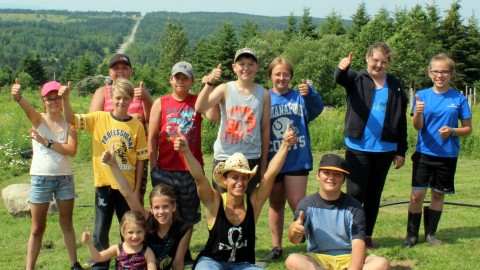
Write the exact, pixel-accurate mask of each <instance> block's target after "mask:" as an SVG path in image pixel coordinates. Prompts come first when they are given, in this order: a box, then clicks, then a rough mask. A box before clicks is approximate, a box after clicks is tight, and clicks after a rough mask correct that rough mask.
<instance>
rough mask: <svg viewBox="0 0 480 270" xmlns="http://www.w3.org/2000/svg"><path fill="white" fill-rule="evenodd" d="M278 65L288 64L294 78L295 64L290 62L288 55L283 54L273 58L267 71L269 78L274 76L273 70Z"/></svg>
mask: <svg viewBox="0 0 480 270" xmlns="http://www.w3.org/2000/svg"><path fill="white" fill-rule="evenodd" d="M278 65H285V66H287V69H288V71H289V72H290V77H292V78H293V65H292V63H291V62H290V60H288V59H287V58H286V57H283V56H279V57H276V58H275V59H273V60H272V62H270V65H268V71H267V72H268V78H270V77H272V70H273V69H274V68H275V67H276V66H278Z"/></svg>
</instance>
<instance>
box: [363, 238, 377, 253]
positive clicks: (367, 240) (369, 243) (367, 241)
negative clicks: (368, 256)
mask: <svg viewBox="0 0 480 270" xmlns="http://www.w3.org/2000/svg"><path fill="white" fill-rule="evenodd" d="M365 247H366V248H368V249H370V250H372V249H377V246H375V244H374V243H373V241H372V237H369V236H367V237H365Z"/></svg>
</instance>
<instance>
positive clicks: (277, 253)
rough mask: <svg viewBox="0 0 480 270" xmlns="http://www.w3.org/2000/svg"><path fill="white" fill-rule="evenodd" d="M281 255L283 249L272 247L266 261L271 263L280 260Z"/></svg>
mask: <svg viewBox="0 0 480 270" xmlns="http://www.w3.org/2000/svg"><path fill="white" fill-rule="evenodd" d="M282 255H283V249H281V248H279V247H273V248H272V250H270V253H269V254H268V257H267V259H268V260H271V261H273V260H278V259H280V258H282Z"/></svg>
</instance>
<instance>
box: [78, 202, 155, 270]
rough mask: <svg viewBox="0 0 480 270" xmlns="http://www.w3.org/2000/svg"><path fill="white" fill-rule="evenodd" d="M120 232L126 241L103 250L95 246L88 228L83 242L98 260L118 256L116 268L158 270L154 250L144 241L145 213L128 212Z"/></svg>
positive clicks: (91, 255) (92, 256)
mask: <svg viewBox="0 0 480 270" xmlns="http://www.w3.org/2000/svg"><path fill="white" fill-rule="evenodd" d="M120 232H121V234H122V236H123V238H124V242H122V243H120V244H117V245H113V246H111V247H109V248H108V249H106V250H103V251H101V252H99V251H98V250H97V249H96V248H95V247H94V246H93V242H92V239H91V238H90V231H89V230H88V228H86V230H85V232H84V233H83V234H82V243H85V244H87V246H88V253H90V257H91V258H92V259H93V260H94V261H96V262H103V261H106V260H110V259H111V258H112V257H117V263H116V265H117V266H116V269H139V270H140V269H141V270H144V269H145V270H147V269H148V270H156V269H157V266H156V264H155V257H154V255H153V251H152V250H151V249H150V248H149V247H147V246H146V245H145V244H144V243H143V240H144V238H145V232H146V222H145V219H144V218H143V215H142V214H141V213H140V212H137V211H128V212H126V213H125V214H124V215H123V217H122V221H121V223H120Z"/></svg>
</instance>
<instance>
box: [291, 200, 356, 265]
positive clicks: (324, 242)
mask: <svg viewBox="0 0 480 270" xmlns="http://www.w3.org/2000/svg"><path fill="white" fill-rule="evenodd" d="M300 211H303V212H304V213H305V219H304V220H303V226H304V227H305V236H306V238H307V239H308V245H307V251H308V252H314V253H318V254H327V255H331V256H337V255H345V254H351V253H352V240H354V239H361V240H365V214H364V212H363V208H362V205H361V204H360V203H359V202H358V201H357V200H355V199H354V198H353V197H351V196H349V195H347V194H345V193H342V195H341V196H340V198H338V199H337V200H335V201H326V200H324V199H322V197H320V194H319V193H315V194H313V195H310V196H308V197H305V198H303V199H302V200H301V201H300V202H299V203H298V206H297V209H296V210H295V218H294V219H295V220H297V219H298V216H299V215H300Z"/></svg>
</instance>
